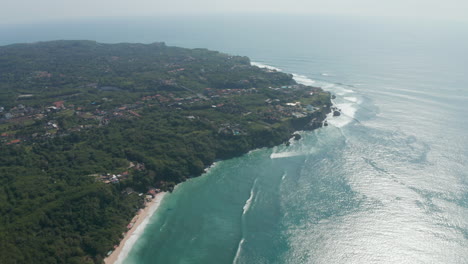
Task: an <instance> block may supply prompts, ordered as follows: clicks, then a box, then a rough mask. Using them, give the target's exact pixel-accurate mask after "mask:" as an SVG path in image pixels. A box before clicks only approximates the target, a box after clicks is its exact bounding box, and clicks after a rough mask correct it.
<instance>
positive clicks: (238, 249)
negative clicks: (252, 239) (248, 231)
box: [232, 238, 245, 264]
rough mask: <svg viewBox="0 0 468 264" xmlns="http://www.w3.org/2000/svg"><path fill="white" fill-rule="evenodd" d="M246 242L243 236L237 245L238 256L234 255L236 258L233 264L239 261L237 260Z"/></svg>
mask: <svg viewBox="0 0 468 264" xmlns="http://www.w3.org/2000/svg"><path fill="white" fill-rule="evenodd" d="M244 242H245V239H243V238H242V239H241V240H240V241H239V245H238V246H237V251H236V256H235V257H234V260H233V261H232V263H233V264H235V263H237V260H238V259H239V256H240V253H241V250H242V245H243V244H244Z"/></svg>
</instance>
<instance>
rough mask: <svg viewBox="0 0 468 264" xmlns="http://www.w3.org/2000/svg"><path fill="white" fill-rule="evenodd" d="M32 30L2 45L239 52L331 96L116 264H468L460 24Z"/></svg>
mask: <svg viewBox="0 0 468 264" xmlns="http://www.w3.org/2000/svg"><path fill="white" fill-rule="evenodd" d="M93 23H94V24H93ZM90 25H93V26H92V27H91V26H90ZM34 28H35V27H34V26H25V25H23V26H18V27H17V28H15V29H14V30H13V29H5V28H0V33H2V36H4V37H3V38H2V41H3V43H8V42H17V41H22V40H24V41H26V40H27V41H31V40H45V39H57V38H67V39H70V38H72V39H76V38H80V39H97V40H99V41H104V42H119V41H128V42H152V41H162V40H164V41H166V42H167V43H168V44H169V45H178V46H184V47H207V48H210V49H216V50H222V51H225V52H229V53H234V54H242V55H248V56H250V57H251V58H252V60H253V61H256V62H259V63H263V64H267V65H271V66H275V67H278V68H280V69H282V70H283V71H285V72H290V73H295V74H297V75H296V78H297V80H300V81H302V82H307V83H313V84H314V85H318V86H322V87H323V88H324V89H326V90H329V91H331V92H332V93H334V94H336V95H337V99H336V100H335V104H336V105H337V106H338V107H339V108H341V109H342V110H343V113H344V115H343V116H341V117H339V118H330V124H331V125H330V126H328V127H324V128H322V129H319V130H316V131H312V132H303V139H301V140H300V141H297V142H293V144H292V145H291V146H289V147H286V146H285V145H282V146H277V147H274V148H272V149H260V150H255V151H252V152H250V153H249V154H246V155H244V156H242V157H239V158H236V159H232V160H227V161H222V162H218V163H216V164H215V166H214V167H213V168H211V169H210V171H209V172H208V173H206V174H205V175H203V176H201V177H199V178H195V179H192V180H190V181H188V182H186V183H183V184H181V185H179V186H178V187H177V188H176V190H175V191H174V192H173V193H172V194H170V195H167V196H166V197H165V198H164V201H163V203H162V205H161V207H160V209H159V210H158V212H157V213H155V214H154V215H153V217H152V219H151V221H150V223H149V224H148V226H147V229H146V231H145V233H144V235H143V236H142V237H141V238H140V239H139V240H138V241H137V243H136V244H135V246H134V247H133V249H132V250H131V251H130V252H129V255H128V257H127V258H126V259H125V260H123V262H124V263H291V264H297V263H468V250H467V248H468V173H467V171H468V165H467V161H468V136H467V135H468V134H467V132H466V131H468V122H467V118H466V113H467V111H468V75H467V72H468V71H467V70H468V48H467V47H468V30H467V29H468V26H466V25H461V24H450V23H445V22H444V23H426V22H424V23H423V22H421V23H413V22H409V21H403V22H399V21H397V22H395V21H383V20H370V19H353V18H336V17H280V18H278V17H266V16H260V17H253V16H245V17H223V18H221V17H205V18H194V17H188V18H187V17H186V18H159V19H127V20H124V19H122V20H115V21H112V22H109V21H100V22H99V23H97V24H96V22H73V23H72V22H70V23H69V24H60V25H57V24H55V25H54V24H49V25H42V26H41V29H42V31H41V34H39V33H34V32H36V31H34V30H33V29H34ZM28 32H29V33H30V34H28Z"/></svg>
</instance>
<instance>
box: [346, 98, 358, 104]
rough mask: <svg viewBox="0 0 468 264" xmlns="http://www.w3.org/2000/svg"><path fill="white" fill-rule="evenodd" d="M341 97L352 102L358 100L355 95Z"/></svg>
mask: <svg viewBox="0 0 468 264" xmlns="http://www.w3.org/2000/svg"><path fill="white" fill-rule="evenodd" d="M343 99H345V100H347V101H350V102H353V103H357V102H358V99H357V98H356V97H343Z"/></svg>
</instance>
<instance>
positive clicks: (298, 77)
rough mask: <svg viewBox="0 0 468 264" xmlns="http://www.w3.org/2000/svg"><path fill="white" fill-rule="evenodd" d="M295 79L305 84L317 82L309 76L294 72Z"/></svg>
mask: <svg viewBox="0 0 468 264" xmlns="http://www.w3.org/2000/svg"><path fill="white" fill-rule="evenodd" d="M293 79H294V80H295V81H296V82H298V83H300V84H303V85H313V84H314V83H315V81H314V80H312V79H310V78H309V77H307V76H304V75H300V74H295V73H293Z"/></svg>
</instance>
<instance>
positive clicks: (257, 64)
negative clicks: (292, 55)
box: [250, 61, 283, 71]
mask: <svg viewBox="0 0 468 264" xmlns="http://www.w3.org/2000/svg"><path fill="white" fill-rule="evenodd" d="M250 64H251V65H252V66H257V67H259V68H265V69H269V70H272V71H283V70H281V69H280V68H276V67H273V66H270V65H266V64H263V63H261V62H254V61H252V62H250Z"/></svg>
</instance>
